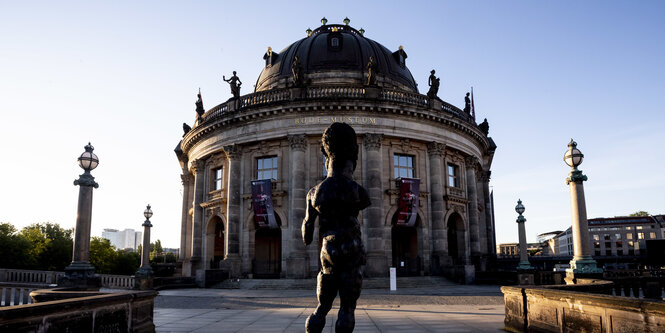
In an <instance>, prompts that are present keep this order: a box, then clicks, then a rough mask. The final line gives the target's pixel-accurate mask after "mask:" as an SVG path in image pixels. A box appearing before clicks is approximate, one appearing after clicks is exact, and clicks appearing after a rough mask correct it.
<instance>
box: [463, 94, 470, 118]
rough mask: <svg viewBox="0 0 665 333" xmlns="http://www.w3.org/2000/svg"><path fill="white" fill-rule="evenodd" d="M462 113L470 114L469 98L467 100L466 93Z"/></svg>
mask: <svg viewBox="0 0 665 333" xmlns="http://www.w3.org/2000/svg"><path fill="white" fill-rule="evenodd" d="M464 112H466V113H468V114H471V98H469V93H466V96H464Z"/></svg>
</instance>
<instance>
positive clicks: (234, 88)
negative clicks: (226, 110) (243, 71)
mask: <svg viewBox="0 0 665 333" xmlns="http://www.w3.org/2000/svg"><path fill="white" fill-rule="evenodd" d="M222 80H224V81H226V82H228V83H229V85H230V86H231V94H232V95H233V98H239V97H240V86H241V85H242V82H240V79H239V78H238V77H237V76H236V71H233V76H231V77H230V78H229V79H228V80H227V79H226V77H224V75H222Z"/></svg>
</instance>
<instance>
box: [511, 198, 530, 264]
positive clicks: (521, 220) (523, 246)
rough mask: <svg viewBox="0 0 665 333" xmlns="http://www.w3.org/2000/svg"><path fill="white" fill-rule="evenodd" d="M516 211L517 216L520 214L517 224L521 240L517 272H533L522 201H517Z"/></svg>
mask: <svg viewBox="0 0 665 333" xmlns="http://www.w3.org/2000/svg"><path fill="white" fill-rule="evenodd" d="M515 211H516V212H517V214H519V216H518V217H517V221H516V222H517V226H518V233H519V238H520V264H519V265H518V266H517V270H532V269H533V266H531V264H530V263H529V257H528V253H527V250H526V229H525V228H524V222H526V218H524V216H522V213H524V205H522V200H519V199H518V200H517V206H515Z"/></svg>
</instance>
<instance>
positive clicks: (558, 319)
mask: <svg viewBox="0 0 665 333" xmlns="http://www.w3.org/2000/svg"><path fill="white" fill-rule="evenodd" d="M611 287H612V283H611V282H607V281H602V282H596V283H591V284H589V285H584V284H583V285H571V286H557V289H553V288H551V287H550V288H548V287H535V286H534V287H524V286H520V287H501V291H502V292H503V294H504V302H505V311H506V317H505V320H504V324H505V327H504V328H505V330H507V331H510V332H582V331H584V332H663V331H664V330H665V302H662V301H648V300H642V299H636V298H629V297H620V296H611V295H602V294H598V293H592V292H606V291H607V290H606V289H607V288H611ZM589 288H591V290H588V289H589ZM588 291H592V292H588Z"/></svg>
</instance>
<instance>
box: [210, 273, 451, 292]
mask: <svg viewBox="0 0 665 333" xmlns="http://www.w3.org/2000/svg"><path fill="white" fill-rule="evenodd" d="M451 285H456V284H455V283H453V282H450V281H448V280H447V279H446V278H444V277H441V276H412V277H398V278H397V288H398V289H403V288H436V287H441V286H451ZM210 288H215V289H246V290H262V289H265V290H311V289H315V288H316V279H315V278H311V279H227V280H224V281H222V282H220V283H217V284H215V285H213V286H211V287H210ZM388 288H390V279H389V278H365V279H364V280H363V289H388Z"/></svg>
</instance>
